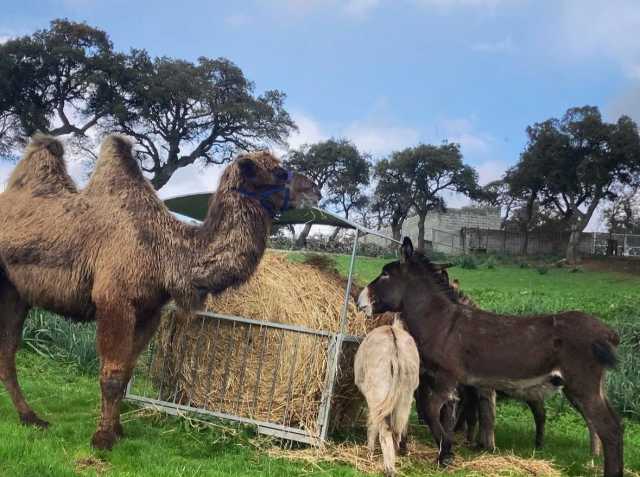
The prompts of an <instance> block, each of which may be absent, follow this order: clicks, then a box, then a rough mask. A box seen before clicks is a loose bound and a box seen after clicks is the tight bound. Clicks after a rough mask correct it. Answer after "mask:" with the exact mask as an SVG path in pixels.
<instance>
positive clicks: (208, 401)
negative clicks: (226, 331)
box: [203, 320, 220, 407]
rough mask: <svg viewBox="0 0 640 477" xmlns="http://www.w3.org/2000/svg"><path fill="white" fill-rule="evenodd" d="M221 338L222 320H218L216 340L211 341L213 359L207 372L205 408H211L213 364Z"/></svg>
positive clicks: (210, 360) (210, 359)
mask: <svg viewBox="0 0 640 477" xmlns="http://www.w3.org/2000/svg"><path fill="white" fill-rule="evenodd" d="M219 336H220V320H216V332H215V335H214V339H212V340H210V341H209V343H210V344H212V346H211V348H210V349H211V354H212V356H211V358H209V370H208V372H207V374H208V375H209V377H208V378H207V399H206V401H205V403H204V406H203V407H209V403H210V401H211V398H210V396H211V394H212V388H211V378H212V377H213V364H214V363H213V362H214V358H215V356H216V344H217V342H218V337H219ZM207 357H209V354H207Z"/></svg>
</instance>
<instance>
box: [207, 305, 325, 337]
mask: <svg viewBox="0 0 640 477" xmlns="http://www.w3.org/2000/svg"><path fill="white" fill-rule="evenodd" d="M195 314H196V315H199V316H205V317H209V318H217V319H220V320H228V321H233V322H237V323H246V324H248V325H258V326H268V327H269V328H279V329H283V330H287V331H298V332H300V333H306V334H309V335H319V336H332V335H333V333H331V332H329V331H324V330H312V329H311V328H305V327H304V326H298V325H289V324H286V323H274V322H272V321H260V320H252V319H250V318H242V317H240V316H233V315H221V314H220V313H212V312H210V311H196V312H195Z"/></svg>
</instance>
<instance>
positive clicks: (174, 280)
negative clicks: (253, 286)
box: [0, 136, 320, 449]
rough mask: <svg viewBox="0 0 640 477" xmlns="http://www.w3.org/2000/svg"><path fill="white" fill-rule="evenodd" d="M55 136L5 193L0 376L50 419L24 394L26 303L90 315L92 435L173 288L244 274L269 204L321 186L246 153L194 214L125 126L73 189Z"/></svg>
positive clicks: (1, 205)
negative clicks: (20, 366) (97, 392)
mask: <svg viewBox="0 0 640 477" xmlns="http://www.w3.org/2000/svg"><path fill="white" fill-rule="evenodd" d="M62 156H63V149H62V146H61V144H60V143H59V142H58V141H56V140H55V139H53V138H50V137H46V136H38V137H35V138H34V139H33V140H32V142H31V144H30V145H29V146H28V147H27V150H26V151H25V154H24V157H23V159H22V161H21V162H20V163H19V164H18V165H17V166H16V168H15V170H14V171H13V174H12V175H11V177H10V179H9V182H8V186H7V189H6V191H5V192H4V193H2V194H0V380H2V382H3V383H4V385H5V387H6V388H7V391H8V392H9V395H10V396H11V399H12V400H13V403H14V405H15V407H16V410H17V411H18V414H19V415H20V420H21V421H22V422H23V423H26V424H34V425H36V426H39V427H47V425H48V423H47V422H46V421H44V420H42V419H40V418H39V417H38V416H37V415H36V414H35V413H34V412H33V410H32V409H31V408H30V407H29V405H28V404H27V402H26V401H25V399H24V397H23V395H22V392H21V390H20V387H19V385H18V380H17V377H16V368H15V354H16V350H17V348H18V345H19V342H20V337H21V330H22V325H23V322H24V319H25V316H26V314H27V311H28V310H29V308H30V307H36V306H37V307H41V308H44V309H47V310H50V311H52V312H55V313H58V314H61V315H63V316H66V317H68V318H70V319H73V320H79V321H88V320H96V321H97V348H98V352H99V354H100V360H101V372H100V387H101V391H102V411H101V418H100V422H99V425H98V428H97V431H96V433H95V434H94V435H93V439H92V441H91V442H92V444H93V446H94V447H96V448H99V449H110V448H111V447H112V446H113V444H114V442H115V441H116V439H117V438H118V437H120V436H122V426H121V425H120V417H119V408H120V401H121V400H122V397H123V395H124V390H125V386H126V384H127V382H128V381H129V379H130V377H131V373H132V371H133V368H134V366H135V362H136V359H137V357H138V355H139V354H140V352H141V351H143V350H144V349H145V347H146V346H147V344H148V342H149V340H150V338H151V336H152V335H153V333H154V331H155V330H156V328H157V326H158V322H159V319H160V310H161V307H162V306H163V305H164V304H166V303H167V302H168V301H169V300H171V299H174V300H175V301H176V302H177V304H178V305H179V306H181V307H182V308H185V309H194V308H198V307H199V306H200V305H201V304H202V302H203V300H204V298H205V297H206V295H207V294H208V293H218V292H220V291H222V290H224V289H225V288H227V287H230V286H234V285H237V284H240V283H242V282H244V281H246V280H247V279H248V278H249V277H250V275H251V274H252V273H253V272H254V270H255V269H256V266H257V265H258V262H259V261H260V259H261V257H262V254H263V252H264V249H265V244H266V240H267V237H268V235H269V230H270V227H271V224H272V217H273V213H274V212H276V211H278V210H283V209H286V208H294V207H299V206H303V205H306V204H314V203H317V201H318V200H319V198H320V195H319V192H318V189H317V187H316V186H315V185H314V184H313V183H312V182H311V181H310V180H309V179H307V178H306V177H304V176H302V175H299V174H292V173H290V172H288V171H286V170H285V169H283V168H282V167H281V166H280V163H279V161H278V160H277V159H275V158H274V157H273V156H272V155H270V154H269V153H266V152H259V153H253V154H247V155H242V156H240V157H239V158H237V159H236V160H235V161H234V162H233V163H232V164H230V165H229V166H228V167H227V168H226V170H225V171H224V173H223V174H222V177H221V179H220V185H219V187H218V191H217V193H216V194H215V196H214V197H213V198H212V200H211V204H210V208H209V212H208V215H207V217H206V219H205V221H204V223H203V224H202V225H201V226H193V225H187V224H185V223H182V222H180V221H178V220H177V219H175V218H174V217H173V216H172V215H171V214H170V212H169V211H168V210H167V208H166V207H165V206H164V204H163V203H162V202H161V201H160V200H159V199H158V197H157V195H156V193H155V191H154V190H153V188H152V187H151V185H150V184H149V182H148V181H147V180H146V179H145V178H144V176H143V175H142V173H141V171H140V168H139V167H138V164H137V162H136V160H135V159H134V157H133V155H132V145H131V143H130V142H129V141H128V140H127V139H125V138H123V137H120V136H110V137H108V138H107V139H105V141H104V143H103V144H102V147H101V150H100V156H99V158H98V162H97V164H96V168H95V171H94V173H93V175H92V177H91V179H90V181H89V183H88V185H87V186H86V188H85V189H83V190H82V191H77V189H76V187H75V185H74V183H73V181H72V180H71V178H70V177H69V175H68V174H67V171H66V167H65V163H64V161H63V158H62Z"/></svg>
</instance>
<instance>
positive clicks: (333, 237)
mask: <svg viewBox="0 0 640 477" xmlns="http://www.w3.org/2000/svg"><path fill="white" fill-rule="evenodd" d="M339 233H340V227H334V228H333V232H332V233H331V236H330V237H329V242H335V241H336V239H337V238H338V234H339Z"/></svg>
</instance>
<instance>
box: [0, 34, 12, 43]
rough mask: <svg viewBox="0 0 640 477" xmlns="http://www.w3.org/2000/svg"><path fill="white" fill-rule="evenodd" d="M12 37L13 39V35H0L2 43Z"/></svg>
mask: <svg viewBox="0 0 640 477" xmlns="http://www.w3.org/2000/svg"><path fill="white" fill-rule="evenodd" d="M11 39H13V37H12V36H10V35H0V45H2V44H4V43H6V42H8V41H9V40H11Z"/></svg>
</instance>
